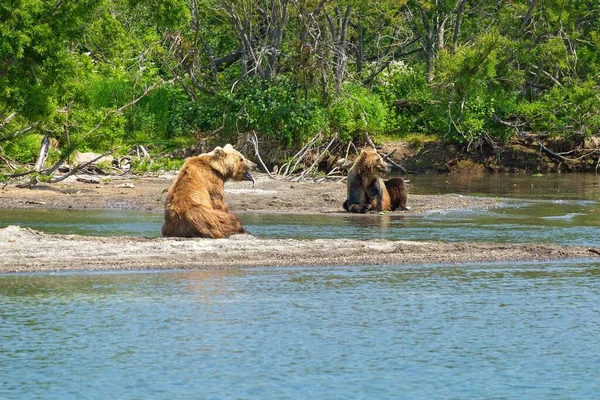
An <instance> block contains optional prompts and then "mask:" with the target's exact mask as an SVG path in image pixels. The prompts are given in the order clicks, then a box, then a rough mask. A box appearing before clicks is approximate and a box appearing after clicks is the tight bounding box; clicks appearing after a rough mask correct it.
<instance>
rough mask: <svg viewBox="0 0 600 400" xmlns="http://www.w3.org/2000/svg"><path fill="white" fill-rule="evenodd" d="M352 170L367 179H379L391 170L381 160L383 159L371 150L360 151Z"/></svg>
mask: <svg viewBox="0 0 600 400" xmlns="http://www.w3.org/2000/svg"><path fill="white" fill-rule="evenodd" d="M352 169H354V170H355V171H357V172H358V173H359V174H361V175H364V176H369V177H380V176H383V175H385V174H387V173H388V172H390V170H391V168H390V165H389V164H388V163H386V162H385V161H384V160H383V157H381V155H380V154H379V153H377V151H376V150H372V149H366V150H362V151H361V152H360V155H359V156H358V158H357V159H356V160H355V161H354V165H353V166H352Z"/></svg>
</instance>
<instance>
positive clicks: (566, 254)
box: [0, 226, 592, 273]
mask: <svg viewBox="0 0 600 400" xmlns="http://www.w3.org/2000/svg"><path fill="white" fill-rule="evenodd" d="M0 254H3V255H4V256H3V257H2V258H0V273H7V272H24V271H27V272H31V271H59V270H60V271H65V270H134V269H163V270H164V269H193V270H222V269H237V268H241V267H263V266H278V267H286V266H323V265H386V264H388V265H389V264H398V265H406V264H424V263H427V264H429V263H460V262H481V261H511V260H560V259H566V258H588V257H590V256H591V255H592V253H590V252H589V251H588V250H587V249H586V248H583V247H576V246H568V247H563V246H551V245H535V244H491V243H439V242H408V241H386V240H371V241H361V240H349V239H322V240H296V239H256V238H254V237H252V236H250V235H236V236H232V237H231V238H229V239H217V240H211V239H162V238H159V239H143V238H131V237H129V238H123V237H108V238H98V237H86V236H76V235H48V234H44V233H41V232H36V231H33V230H30V229H25V228H18V227H14V226H11V227H7V228H4V229H0Z"/></svg>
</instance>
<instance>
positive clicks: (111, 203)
mask: <svg viewBox="0 0 600 400" xmlns="http://www.w3.org/2000/svg"><path fill="white" fill-rule="evenodd" d="M255 177H256V179H257V184H256V186H255V187H254V188H252V185H251V184H250V182H227V183H226V185H225V192H226V201H227V203H228V205H229V208H230V209H231V210H232V211H233V212H240V211H248V212H267V213H286V214H292V213H336V212H344V211H343V209H342V203H343V202H344V200H345V198H346V184H345V182H337V181H324V182H319V183H315V182H312V181H310V182H291V181H288V180H274V179H271V178H269V177H268V176H267V175H265V174H256V175H255ZM80 178H89V177H83V176H80ZM174 179H175V176H174V175H163V176H160V177H136V176H127V177H104V178H102V177H101V178H100V183H98V184H89V183H82V182H79V181H77V180H76V178H75V177H74V178H73V179H72V180H70V181H68V182H66V183H60V184H54V185H43V184H39V185H38V186H35V187H33V188H32V189H24V188H18V187H16V185H12V184H11V185H7V186H6V187H4V188H3V189H0V208H73V209H138V210H162V209H163V207H164V203H165V197H166V194H167V193H166V191H167V189H168V188H169V186H170V185H171V183H172V182H173V180H174ZM499 204H500V202H499V200H497V199H493V198H481V197H470V196H459V195H441V196H419V195H413V194H411V193H410V189H409V198H408V205H409V206H410V207H411V210H410V211H409V213H411V214H419V213H425V212H430V211H433V210H458V209H474V208H489V207H497V206H498V205H499ZM397 213H401V212H400V211H398V212H397Z"/></svg>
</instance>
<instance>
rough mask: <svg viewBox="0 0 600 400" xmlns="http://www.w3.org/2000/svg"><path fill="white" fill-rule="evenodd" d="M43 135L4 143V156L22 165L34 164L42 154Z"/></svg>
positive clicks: (29, 136)
mask: <svg viewBox="0 0 600 400" xmlns="http://www.w3.org/2000/svg"><path fill="white" fill-rule="evenodd" d="M42 138H43V136H42V135H25V136H21V137H17V138H15V139H12V140H9V141H7V142H4V143H3V146H2V149H3V150H4V154H5V155H6V156H7V157H8V158H10V159H13V160H18V161H19V162H22V163H33V162H35V161H36V159H37V156H38V154H39V152H40V146H41V143H42Z"/></svg>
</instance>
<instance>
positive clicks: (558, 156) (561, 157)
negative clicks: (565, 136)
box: [492, 115, 600, 173]
mask: <svg viewBox="0 0 600 400" xmlns="http://www.w3.org/2000/svg"><path fill="white" fill-rule="evenodd" d="M492 119H493V120H494V121H495V122H497V123H499V124H500V125H504V126H506V127H509V128H512V129H513V130H514V131H515V133H516V134H517V136H518V137H519V138H520V139H522V140H530V141H532V142H533V143H534V144H535V145H536V146H538V147H539V148H540V150H541V151H542V152H544V153H545V154H546V155H548V156H549V157H550V158H552V159H554V160H556V161H558V162H560V163H563V162H564V163H575V162H578V161H580V160H583V159H585V158H592V157H595V156H596V155H598V160H597V161H596V173H597V172H598V168H599V167H600V149H598V148H595V149H581V151H582V152H584V154H582V155H581V156H579V157H577V158H571V157H565V156H566V155H569V154H571V153H573V152H574V151H573V150H572V151H568V152H563V153H557V152H555V151H552V150H551V149H549V148H548V147H547V146H546V145H545V144H544V143H543V142H542V141H541V140H540V139H539V138H538V137H537V136H536V135H533V134H527V132H524V131H522V130H521V129H520V126H519V125H517V124H513V123H510V122H508V121H504V120H502V119H500V118H499V117H498V116H497V115H494V116H493V117H492Z"/></svg>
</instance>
